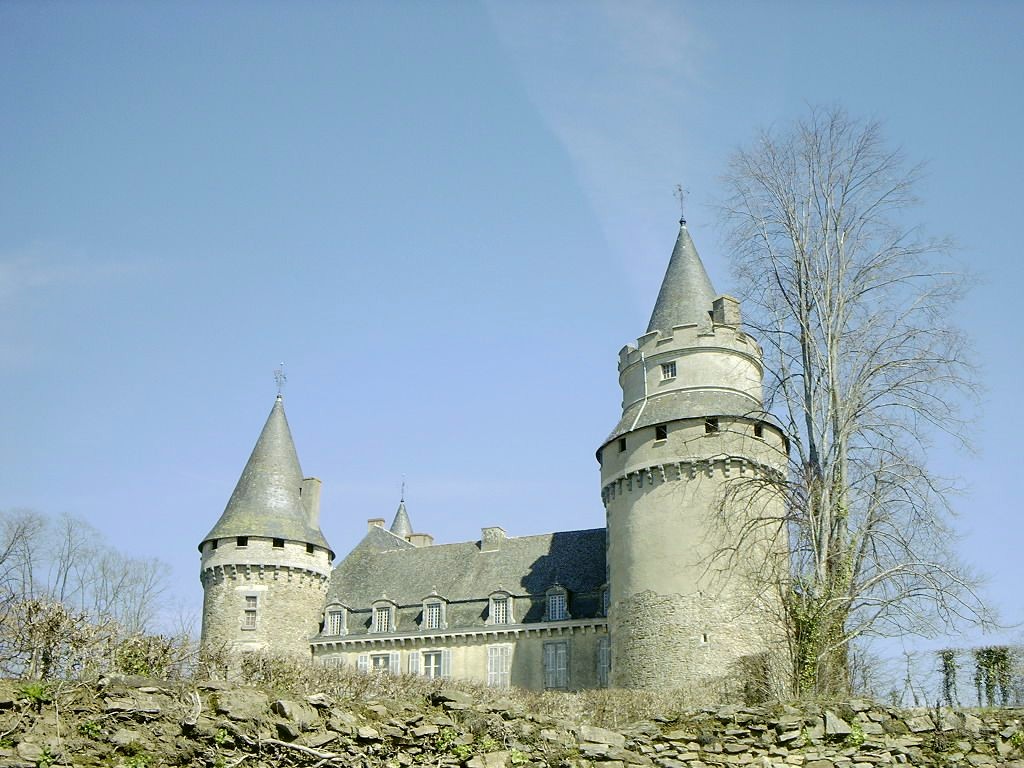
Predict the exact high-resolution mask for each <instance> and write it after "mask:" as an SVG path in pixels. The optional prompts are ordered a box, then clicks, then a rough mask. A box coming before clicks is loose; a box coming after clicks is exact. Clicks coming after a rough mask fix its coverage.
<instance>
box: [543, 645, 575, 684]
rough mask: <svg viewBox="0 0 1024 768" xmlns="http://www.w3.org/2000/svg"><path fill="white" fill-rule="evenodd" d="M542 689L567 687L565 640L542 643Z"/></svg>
mask: <svg viewBox="0 0 1024 768" xmlns="http://www.w3.org/2000/svg"><path fill="white" fill-rule="evenodd" d="M544 687H545V688H548V689H552V688H554V689H565V688H568V687H569V643H568V641H566V640H559V641H556V642H549V643H544Z"/></svg>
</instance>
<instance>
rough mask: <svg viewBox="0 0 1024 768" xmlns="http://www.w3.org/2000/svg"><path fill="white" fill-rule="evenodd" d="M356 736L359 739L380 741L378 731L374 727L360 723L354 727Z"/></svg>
mask: <svg viewBox="0 0 1024 768" xmlns="http://www.w3.org/2000/svg"><path fill="white" fill-rule="evenodd" d="M356 738H358V739H359V740H360V741H380V733H378V731H377V729H376V728H371V727H370V726H368V725H361V726H359V728H357V729H356Z"/></svg>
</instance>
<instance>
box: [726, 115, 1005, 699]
mask: <svg viewBox="0 0 1024 768" xmlns="http://www.w3.org/2000/svg"><path fill="white" fill-rule="evenodd" d="M920 171H921V169H920V167H910V168H908V167H907V166H906V164H905V161H904V158H903V156H902V154H901V153H900V152H899V151H894V150H892V149H890V148H888V147H887V146H886V144H885V142H884V141H883V139H882V136H881V134H880V129H879V126H878V124H877V123H874V122H861V121H857V120H854V119H851V118H850V117H849V116H848V115H847V114H846V113H845V112H844V111H843V110H841V109H828V110H823V109H813V110H812V111H811V113H810V115H809V116H808V117H807V118H806V119H805V120H802V121H799V122H797V123H795V124H794V125H793V126H791V127H788V128H785V129H781V130H773V131H768V132H765V133H763V134H762V135H761V136H760V137H759V139H758V141H757V143H756V144H755V145H754V146H753V147H752V148H750V149H745V150H740V151H738V152H737V153H736V154H735V155H734V156H733V158H732V160H731V164H730V167H729V172H728V175H727V177H726V179H725V181H726V185H727V190H728V192H727V197H726V201H725V203H724V204H723V205H722V206H721V209H722V213H723V218H724V220H725V222H726V225H727V227H728V231H729V235H730V238H729V239H730V246H731V248H732V254H733V258H734V267H735V272H736V275H737V277H738V279H739V281H740V284H741V285H740V287H741V294H742V295H743V297H744V299H745V306H746V307H747V318H746V323H747V325H748V326H749V327H750V328H751V330H752V332H753V334H754V335H755V336H756V337H757V338H758V339H759V341H760V342H761V343H762V345H763V347H764V352H765V369H766V379H765V388H766V393H765V394H766V406H765V407H766V409H767V410H768V411H770V412H771V413H773V414H774V415H775V416H776V417H778V418H779V419H780V420H781V422H782V424H783V427H784V429H785V431H786V433H787V435H788V437H789V442H790V446H789V447H790V454H789V470H788V472H787V473H786V475H785V476H784V477H776V478H770V481H771V482H772V483H773V484H774V485H775V486H776V488H775V490H776V492H778V493H781V494H783V495H784V497H785V499H786V515H787V517H786V528H787V534H788V537H789V540H790V548H791V556H790V570H789V573H788V574H787V575H786V576H784V577H783V583H781V584H779V587H780V589H781V594H782V600H781V604H782V605H783V606H784V614H785V618H786V621H787V627H788V634H789V640H790V644H791V647H790V653H791V659H792V670H793V684H794V687H795V689H796V690H797V692H799V693H801V694H815V693H816V694H833V693H838V692H841V691H843V690H845V688H846V686H847V684H848V655H847V654H848V648H849V645H850V643H851V642H852V641H854V640H855V639H856V638H858V637H861V636H868V635H896V634H903V633H930V632H933V631H936V630H938V629H940V628H943V627H946V626H949V625H950V624H953V623H957V622H959V621H960V620H965V619H966V620H969V621H975V622H976V621H984V620H985V619H986V613H985V609H984V606H983V604H982V602H981V601H980V600H979V598H978V596H977V592H976V590H975V584H976V582H975V579H974V578H972V576H971V574H970V573H969V572H968V570H967V569H966V568H965V567H963V566H962V565H961V564H960V563H959V562H958V559H957V557H956V556H955V554H954V553H953V551H952V549H951V546H950V545H951V541H952V539H951V536H950V529H949V527H948V521H949V517H950V515H951V513H952V509H951V507H950V503H949V500H950V496H951V494H952V493H953V492H954V490H955V489H954V486H953V484H952V483H951V482H950V481H948V480H946V479H944V478H942V477H939V476H938V475H937V474H936V473H935V472H933V471H932V470H931V468H930V467H929V466H928V463H927V449H928V447H929V441H930V438H931V437H932V436H934V435H936V434H940V435H942V436H943V437H944V439H952V440H955V441H958V442H959V443H961V444H964V445H966V441H965V427H966V425H967V423H968V419H966V418H965V417H963V415H962V414H963V409H962V408H961V406H962V405H964V404H969V403H971V401H972V395H973V392H974V387H975V384H974V378H973V370H972V367H971V365H970V364H969V361H968V355H967V350H966V343H965V339H964V336H963V335H962V333H961V332H960V331H959V330H958V329H957V328H956V326H955V324H954V323H953V320H954V319H955V313H954V311H953V307H954V306H955V304H956V302H957V300H958V299H959V298H960V297H961V295H962V291H963V289H964V287H965V281H964V280H963V279H962V277H961V276H958V275H957V274H954V273H952V272H949V271H942V270H940V269H938V268H936V267H935V266H934V264H935V262H936V261H938V260H939V259H941V258H942V257H943V256H945V255H947V254H948V250H949V243H948V242H946V241H943V240H935V239H929V238H926V237H923V236H921V235H920V234H919V233H918V231H917V229H915V228H913V227H909V226H906V225H905V224H904V222H903V218H902V217H903V215H904V213H905V211H906V209H907V208H908V207H909V206H911V205H913V204H914V203H915V202H916V201H915V198H914V194H913V187H914V185H915V182H916V181H917V180H918V178H919V176H920ZM759 524H760V525H763V526H768V525H778V524H779V523H778V519H777V518H766V519H764V520H760V521H758V520H747V521H746V523H745V526H746V527H745V532H746V535H754V534H755V533H756V529H757V527H758V525H759ZM760 535H763V532H762V533H761V534H760ZM773 573H774V572H773Z"/></svg>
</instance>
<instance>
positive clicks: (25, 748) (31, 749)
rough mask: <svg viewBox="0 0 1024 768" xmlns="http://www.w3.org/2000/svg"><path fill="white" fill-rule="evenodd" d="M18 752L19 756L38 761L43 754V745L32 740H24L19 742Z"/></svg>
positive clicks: (34, 761)
mask: <svg viewBox="0 0 1024 768" xmlns="http://www.w3.org/2000/svg"><path fill="white" fill-rule="evenodd" d="M17 752H18V757H20V758H22V759H23V760H29V761H31V762H33V763H38V762H39V760H40V758H41V757H42V756H43V748H42V746H41V745H39V744H36V743H34V742H31V741H23V742H21V743H20V744H18V749H17Z"/></svg>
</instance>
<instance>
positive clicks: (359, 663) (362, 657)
mask: <svg viewBox="0 0 1024 768" xmlns="http://www.w3.org/2000/svg"><path fill="white" fill-rule="evenodd" d="M356 669H357V670H359V671H360V672H369V671H370V654H368V653H360V654H359V655H358V656H357V657H356Z"/></svg>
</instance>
